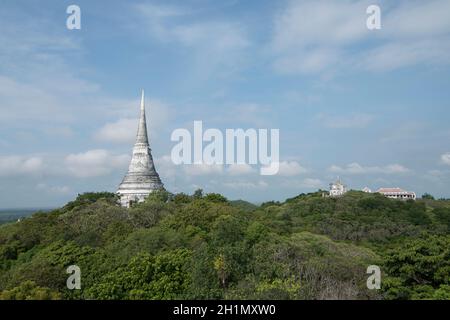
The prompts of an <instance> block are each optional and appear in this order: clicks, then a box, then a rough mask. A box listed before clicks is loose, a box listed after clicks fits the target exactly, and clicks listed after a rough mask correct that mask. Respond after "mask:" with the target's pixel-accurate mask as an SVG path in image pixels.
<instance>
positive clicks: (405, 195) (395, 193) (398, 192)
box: [376, 188, 416, 200]
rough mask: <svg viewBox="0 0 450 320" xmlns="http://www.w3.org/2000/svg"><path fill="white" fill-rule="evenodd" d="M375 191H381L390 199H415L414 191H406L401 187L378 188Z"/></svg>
mask: <svg viewBox="0 0 450 320" xmlns="http://www.w3.org/2000/svg"><path fill="white" fill-rule="evenodd" d="M376 192H378V193H381V194H382V195H384V196H385V197H388V198H391V199H401V200H409V199H411V200H416V193H415V192H412V191H406V190H403V189H401V188H380V189H378V190H377V191H376Z"/></svg>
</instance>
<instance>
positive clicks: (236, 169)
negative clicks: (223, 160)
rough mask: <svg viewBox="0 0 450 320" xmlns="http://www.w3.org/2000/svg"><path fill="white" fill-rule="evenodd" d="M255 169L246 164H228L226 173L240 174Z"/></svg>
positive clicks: (251, 171)
mask: <svg viewBox="0 0 450 320" xmlns="http://www.w3.org/2000/svg"><path fill="white" fill-rule="evenodd" d="M254 172H255V170H254V169H253V168H252V166H250V165H248V164H232V165H230V166H228V168H227V173H229V174H230V175H232V176H240V175H244V174H250V173H254Z"/></svg>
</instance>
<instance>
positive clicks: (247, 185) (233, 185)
mask: <svg viewBox="0 0 450 320" xmlns="http://www.w3.org/2000/svg"><path fill="white" fill-rule="evenodd" d="M222 185H223V186H224V187H226V188H230V189H264V188H267V187H268V186H269V184H268V183H267V182H265V181H263V180H259V181H256V182H252V181H231V182H224V183H222Z"/></svg>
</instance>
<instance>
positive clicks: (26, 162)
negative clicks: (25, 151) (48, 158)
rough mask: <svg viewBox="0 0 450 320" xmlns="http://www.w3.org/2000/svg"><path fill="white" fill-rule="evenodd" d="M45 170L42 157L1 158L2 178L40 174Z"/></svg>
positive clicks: (0, 170) (0, 171)
mask: <svg viewBox="0 0 450 320" xmlns="http://www.w3.org/2000/svg"><path fill="white" fill-rule="evenodd" d="M43 168H44V161H43V159H42V158H41V157H34V156H32V157H24V156H0V176H15V175H26V174H38V173H41V172H42V170H43Z"/></svg>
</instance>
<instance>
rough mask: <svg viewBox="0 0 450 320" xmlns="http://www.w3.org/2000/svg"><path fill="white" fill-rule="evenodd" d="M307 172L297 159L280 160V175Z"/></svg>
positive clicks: (294, 174)
mask: <svg viewBox="0 0 450 320" xmlns="http://www.w3.org/2000/svg"><path fill="white" fill-rule="evenodd" d="M305 172H308V170H306V169H305V168H303V167H302V166H301V165H300V164H299V163H298V162H297V161H281V162H280V168H279V170H278V174H277V175H280V176H296V175H299V174H302V173H305Z"/></svg>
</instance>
